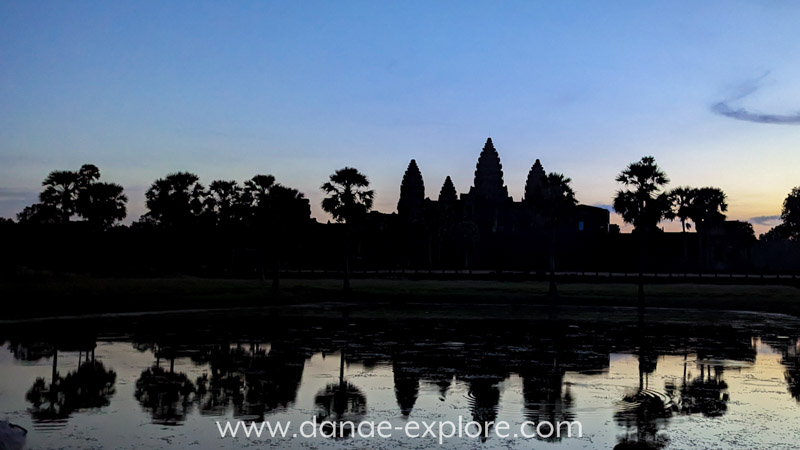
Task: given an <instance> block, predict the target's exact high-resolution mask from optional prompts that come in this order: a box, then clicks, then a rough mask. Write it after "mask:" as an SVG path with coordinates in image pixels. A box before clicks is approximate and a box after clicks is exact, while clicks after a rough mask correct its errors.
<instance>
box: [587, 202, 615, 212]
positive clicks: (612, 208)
mask: <svg viewBox="0 0 800 450" xmlns="http://www.w3.org/2000/svg"><path fill="white" fill-rule="evenodd" d="M592 206H594V207H595V208H603V209H607V210H609V211H611V212H612V213H613V212H614V205H604V204H597V205H592Z"/></svg>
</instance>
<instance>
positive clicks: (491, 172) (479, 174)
mask: <svg viewBox="0 0 800 450" xmlns="http://www.w3.org/2000/svg"><path fill="white" fill-rule="evenodd" d="M469 194H470V197H472V198H474V199H476V200H488V201H490V202H503V201H506V200H508V189H507V188H506V186H505V185H504V184H503V165H502V164H500V155H498V154H497V150H495V148H494V144H493V143H492V138H488V139H486V144H485V145H484V146H483V150H482V151H481V155H480V156H479V157H478V164H477V166H476V167H475V183H474V185H473V186H472V187H471V188H470V190H469Z"/></svg>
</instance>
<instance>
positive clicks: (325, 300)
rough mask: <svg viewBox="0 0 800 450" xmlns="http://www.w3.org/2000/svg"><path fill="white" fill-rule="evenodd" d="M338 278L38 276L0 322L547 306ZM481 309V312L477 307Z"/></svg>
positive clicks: (593, 294) (781, 295)
mask: <svg viewBox="0 0 800 450" xmlns="http://www.w3.org/2000/svg"><path fill="white" fill-rule="evenodd" d="M341 283H342V282H341V280H338V279H318V280H308V279H287V280H281V290H280V292H279V293H277V294H273V293H270V287H271V281H269V280H268V281H261V280H242V279H208V278H195V277H171V278H101V277H90V276H83V275H62V276H37V277H27V278H26V279H21V280H19V279H18V280H8V279H5V280H2V281H0V296H2V297H3V298H4V299H5V301H4V304H5V305H4V306H5V307H4V308H3V309H4V312H3V313H0V323H3V322H8V321H17V320H23V319H38V320H44V318H50V319H67V318H72V317H86V316H97V317H99V316H102V315H108V314H114V315H117V317H122V316H123V315H126V314H131V315H145V314H166V313H176V312H177V313H180V312H190V311H226V310H237V309H246V308H262V307H269V308H280V309H283V308H285V307H297V306H311V307H313V306H319V305H348V304H352V305H355V306H365V305H375V306H378V305H393V306H394V307H402V308H405V309H410V310H420V311H423V310H425V309H426V308H427V307H430V306H433V305H451V306H459V305H462V306H463V305H470V309H477V310H480V309H484V310H489V309H492V308H495V307H497V306H500V305H506V306H514V307H518V306H549V305H550V306H552V305H553V304H552V303H551V302H550V300H549V298H548V296H547V293H548V284H547V282H543V281H486V280H477V281H475V280H446V281H444V280H386V279H354V280H352V283H353V291H352V292H351V293H349V294H346V293H344V292H343V291H342V289H341ZM636 292H637V285H636V284H633V283H630V284H622V283H574V282H573V283H567V282H564V283H560V284H559V293H560V297H559V298H558V300H557V302H556V304H555V306H586V307H637V306H638V300H637V295H636ZM645 293H646V300H645V306H646V307H647V308H672V309H678V310H682V309H685V310H719V311H723V310H724V311H742V312H765V313H778V314H787V315H790V316H796V317H800V288H797V287H793V286H787V285H749V284H743V285H732V284H723V285H717V284H708V283H703V284H681V283H665V284H646V285H645ZM484 307H485V308H484Z"/></svg>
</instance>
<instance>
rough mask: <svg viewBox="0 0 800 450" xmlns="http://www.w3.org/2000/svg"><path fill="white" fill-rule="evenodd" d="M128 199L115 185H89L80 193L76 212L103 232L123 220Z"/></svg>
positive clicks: (119, 187) (120, 188) (121, 189)
mask: <svg viewBox="0 0 800 450" xmlns="http://www.w3.org/2000/svg"><path fill="white" fill-rule="evenodd" d="M127 202H128V197H127V196H126V195H125V194H124V193H123V188H122V186H120V185H118V184H116V183H91V184H89V185H88V186H86V187H85V188H83V189H82V190H81V191H80V194H79V195H78V201H77V208H76V211H77V213H78V215H80V216H81V217H83V218H84V219H86V220H87V221H88V222H89V223H90V224H91V225H92V226H93V227H95V228H96V229H99V230H105V229H107V228H109V227H110V226H111V225H113V224H114V223H115V222H117V221H120V220H122V219H124V218H125V216H126V214H127V209H126V207H125V204H126V203H127Z"/></svg>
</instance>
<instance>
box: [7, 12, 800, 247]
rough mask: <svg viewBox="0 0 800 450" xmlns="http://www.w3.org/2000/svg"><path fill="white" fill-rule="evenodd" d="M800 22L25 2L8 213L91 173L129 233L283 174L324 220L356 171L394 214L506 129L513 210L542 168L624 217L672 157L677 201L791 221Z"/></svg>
mask: <svg viewBox="0 0 800 450" xmlns="http://www.w3.org/2000/svg"><path fill="white" fill-rule="evenodd" d="M798 23H800V3H797V2H788V1H787V2H781V1H763V2H760V1H749V2H735V1H726V2H676V1H669V2H635V1H630V2H623V1H615V2H576V1H563V2H532V1H531V2H488V1H487V2H477V1H466V2H464V1H453V2H447V1H435V2H423V1H419V2H414V1H411V2H374V1H365V2H356V1H342V2H311V1H295V2H244V1H242V2H200V1H185V2H178V1H167V2H164V1H158V2H148V1H137V2H55V1H54V2H38V1H6V2H2V3H0V216H5V217H12V216H14V215H15V214H16V213H17V212H18V211H19V210H21V209H22V207H23V206H25V205H26V204H30V203H32V202H33V201H35V200H36V195H37V193H38V191H39V188H40V183H41V180H42V179H43V178H44V177H45V176H46V175H47V173H48V172H49V171H51V170H54V169H77V168H78V167H79V166H80V165H81V164H83V163H87V162H91V163H94V164H96V165H98V166H99V167H100V169H101V171H102V173H103V177H104V178H105V179H107V180H111V181H115V182H118V183H120V184H122V185H123V186H124V187H125V188H126V191H127V193H128V195H129V197H130V204H129V216H130V218H131V219H136V218H138V216H139V215H140V214H142V213H143V212H144V206H143V204H144V191H145V189H146V188H147V186H149V184H150V183H152V181H153V180H155V179H156V178H158V177H162V176H164V175H166V174H167V173H169V172H173V171H178V170H189V171H193V172H195V173H197V174H198V175H199V176H200V177H201V180H202V181H203V182H204V183H206V184H208V183H209V182H210V181H212V180H214V179H237V180H240V181H243V180H245V179H248V178H250V177H252V176H253V175H254V174H256V173H271V174H274V175H275V176H276V178H277V179H278V181H279V182H282V183H284V184H286V185H289V186H292V187H295V188H298V189H300V190H301V191H302V192H304V193H305V194H306V195H307V196H308V197H309V198H310V199H311V201H312V212H313V214H314V216H315V217H317V218H319V219H321V220H326V219H327V217H325V215H324V213H322V211H321V209H320V207H319V202H320V200H321V193H320V191H319V185H320V184H321V183H322V182H324V181H325V180H326V178H327V176H328V175H329V174H330V173H331V172H333V171H334V170H336V169H338V168H341V167H343V166H345V165H350V166H355V167H357V168H358V169H360V170H361V171H362V172H364V173H366V174H367V175H368V176H369V177H370V179H371V180H372V182H373V186H374V188H375V189H376V192H377V198H376V209H378V210H380V211H385V212H391V211H394V210H395V206H396V202H397V196H398V191H399V185H400V180H401V178H402V175H403V172H404V170H405V168H406V166H407V164H408V161H409V160H410V159H411V158H415V159H416V160H417V162H418V163H419V166H420V169H421V170H422V174H423V177H424V180H425V183H426V190H427V195H428V196H430V197H432V198H435V197H436V196H437V195H438V191H439V188H440V187H441V184H442V182H443V181H444V178H445V176H447V175H450V176H452V178H453V181H454V182H455V184H456V188H457V190H458V191H459V192H466V191H467V190H468V189H469V186H470V185H471V184H472V177H473V172H474V170H475V162H476V161H477V157H478V154H479V152H480V149H481V147H482V146H483V143H484V141H485V139H486V137H487V136H491V137H492V138H493V140H494V142H495V146H496V147H497V149H498V151H499V152H500V157H501V160H502V162H503V165H504V170H505V181H506V184H507V185H508V187H509V191H510V193H511V194H512V196H514V198H515V199H519V198H520V197H521V195H522V191H523V187H524V181H525V176H526V174H527V171H528V169H529V168H530V166H531V165H532V164H533V162H534V160H535V159H536V158H539V159H541V160H542V163H543V164H544V166H545V169H546V170H548V171H558V172H562V173H565V174H566V175H568V176H570V177H571V178H572V179H573V185H574V188H575V190H576V192H577V196H578V199H579V200H580V201H581V202H582V203H586V204H598V205H605V204H609V203H611V198H612V197H613V195H614V192H615V190H616V189H617V186H616V183H615V182H614V177H615V175H616V174H617V173H619V172H620V170H622V169H623V168H624V167H625V165H626V164H627V163H629V162H632V161H635V160H638V159H639V158H640V157H641V156H644V155H653V156H655V157H656V160H657V161H658V163H659V164H660V165H661V166H662V168H663V169H664V170H665V171H666V172H667V174H668V175H669V176H670V178H671V179H672V183H671V185H672V186H677V185H685V184H689V185H694V186H706V185H711V186H718V187H720V188H722V189H723V190H724V191H725V192H726V193H727V194H728V196H729V205H730V207H729V217H730V218H734V219H744V220H747V219H750V218H754V217H762V216H766V217H769V216H774V215H777V214H779V213H780V207H781V202H782V200H783V198H784V197H785V196H786V194H787V193H788V192H789V190H790V189H791V188H792V187H793V186H797V185H800V176H798V175H797V173H800V171H798V167H800V151H798V143H800V125H798V123H800V119H797V118H796V116H795V115H796V114H797V111H798V110H800V31H798V27H797V24H798ZM719 104H723V105H724V108H719V107H718V105H719ZM715 105H717V107H716V109H715ZM720 112H728V115H725V114H721V113H720ZM759 117H760V118H764V117H767V119H769V118H774V117H778V118H782V119H781V120H782V121H784V122H789V123H781V124H775V123H764V122H765V121H763V120H761V121H758V120H755V121H754V119H758V118H759ZM795 119H797V120H795ZM781 120H779V121H781ZM769 121H770V120H766V122H769ZM755 222H758V223H755V225H756V230H757V233H758V232H763V231H766V229H768V227H769V225H768V224H769V221H765V220H757V221H755ZM761 222H766V223H767V225H763V224H760V223H761Z"/></svg>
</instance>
